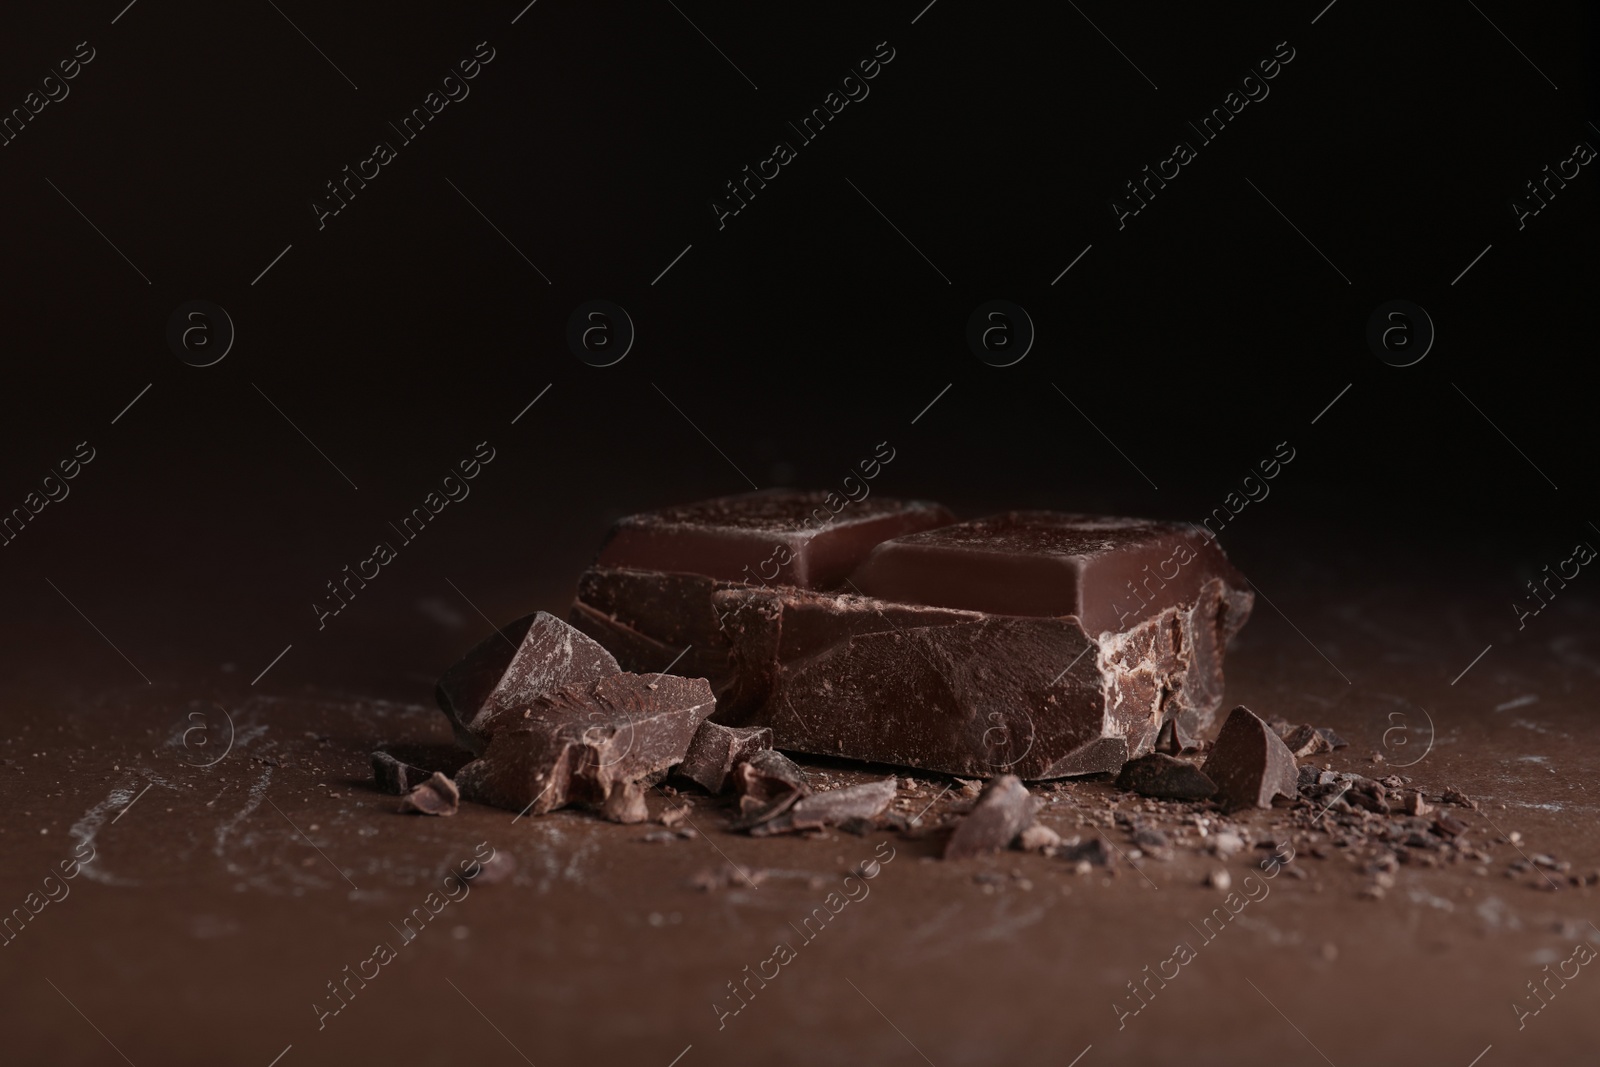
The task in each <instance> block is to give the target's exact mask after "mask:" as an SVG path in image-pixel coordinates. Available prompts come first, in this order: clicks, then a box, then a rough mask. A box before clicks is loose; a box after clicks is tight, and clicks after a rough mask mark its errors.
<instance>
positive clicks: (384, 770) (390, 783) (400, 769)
mask: <svg viewBox="0 0 1600 1067" xmlns="http://www.w3.org/2000/svg"><path fill="white" fill-rule="evenodd" d="M429 774H430V772H428V771H425V770H423V769H422V768H421V767H413V766H412V765H411V764H409V763H402V762H401V761H400V760H397V759H395V758H394V757H393V756H391V755H389V753H387V752H374V753H373V754H372V783H373V784H374V785H376V786H377V787H378V788H379V789H380V790H381V791H383V792H385V793H391V794H393V795H394V796H397V797H399V796H405V795H406V794H407V793H409V792H411V790H412V789H413V788H414V787H415V786H416V785H417V784H418V783H420V782H425V781H427V780H428V776H429Z"/></svg>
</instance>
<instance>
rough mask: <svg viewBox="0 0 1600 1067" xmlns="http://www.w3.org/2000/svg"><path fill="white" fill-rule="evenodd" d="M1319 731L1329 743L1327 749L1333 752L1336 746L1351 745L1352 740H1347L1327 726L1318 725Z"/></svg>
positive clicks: (1346, 746) (1344, 746) (1345, 746)
mask: <svg viewBox="0 0 1600 1067" xmlns="http://www.w3.org/2000/svg"><path fill="white" fill-rule="evenodd" d="M1317 733H1319V734H1321V735H1322V740H1323V741H1324V742H1325V743H1326V744H1327V746H1328V749H1327V750H1328V751H1329V752H1332V751H1333V750H1334V749H1336V748H1349V747H1350V742H1348V741H1346V740H1345V739H1344V738H1342V737H1340V736H1339V735H1338V734H1336V733H1334V732H1333V731H1332V730H1331V729H1330V728H1328V727H1326V726H1319V727H1317Z"/></svg>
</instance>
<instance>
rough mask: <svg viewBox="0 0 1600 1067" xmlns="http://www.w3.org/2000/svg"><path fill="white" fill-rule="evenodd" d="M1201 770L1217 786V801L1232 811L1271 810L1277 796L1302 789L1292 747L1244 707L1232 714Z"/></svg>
mask: <svg viewBox="0 0 1600 1067" xmlns="http://www.w3.org/2000/svg"><path fill="white" fill-rule="evenodd" d="M1201 770H1202V771H1204V772H1205V773H1206V775H1207V777H1209V778H1210V779H1211V780H1212V781H1213V782H1215V783H1217V798H1218V800H1219V801H1221V803H1222V805H1223V806H1224V807H1225V808H1227V809H1228V810H1238V809H1240V808H1270V807H1271V806H1272V798H1273V797H1275V796H1284V797H1293V796H1294V795H1295V794H1296V792H1297V791H1298V787H1299V779H1300V774H1299V770H1298V768H1297V767H1296V765H1295V762H1294V756H1293V755H1292V754H1291V753H1290V752H1289V749H1288V747H1287V746H1285V745H1284V743H1283V740H1282V739H1281V738H1280V737H1278V735H1277V734H1276V733H1274V732H1273V731H1272V729H1271V727H1269V726H1268V725H1267V724H1266V723H1264V722H1262V721H1261V719H1260V718H1259V717H1258V716H1257V715H1256V714H1255V713H1254V712H1253V711H1251V710H1250V709H1249V708H1247V707H1245V706H1244V705H1243V704H1241V705H1239V706H1238V707H1236V708H1234V709H1233V711H1231V712H1229V713H1228V720H1227V722H1225V723H1223V724H1222V732H1221V733H1219V734H1218V735H1217V742H1216V745H1215V747H1213V748H1212V750H1211V755H1210V756H1209V757H1207V759H1206V762H1205V765H1204V766H1203V767H1201Z"/></svg>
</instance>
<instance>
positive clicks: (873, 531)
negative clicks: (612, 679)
mask: <svg viewBox="0 0 1600 1067" xmlns="http://www.w3.org/2000/svg"><path fill="white" fill-rule="evenodd" d="M831 497H832V494H826V493H806V492H792V491H787V490H764V491H761V492H756V493H746V494H743V495H740V496H731V497H721V498H718V499H715V500H707V501H702V502H701V503H698V504H689V505H685V506H682V507H674V508H667V509H664V510H662V511H655V512H648V513H646V514H642V515H633V516H629V517H628V518H625V519H622V520H621V521H619V522H618V523H617V524H616V525H615V526H613V527H612V529H611V531H610V532H609V533H608V534H607V535H606V539H605V542H604V544H603V545H602V546H601V549H600V553H599V555H598V556H597V557H596V559H595V561H594V564H593V565H592V566H591V567H590V568H589V569H588V570H587V571H585V572H584V573H583V576H582V577H581V578H580V579H579V581H578V597H577V600H576V601H575V602H574V603H573V605H572V612H571V615H570V620H571V622H572V624H573V625H574V626H576V627H578V628H579V629H580V630H583V631H584V632H585V633H587V634H589V635H590V636H591V637H593V638H595V639H596V640H597V641H599V642H600V643H601V644H603V645H605V646H606V648H608V649H610V650H611V652H612V653H613V654H615V655H616V657H617V659H618V661H619V662H620V663H621V664H622V666H623V667H624V668H626V669H627V670H631V671H658V670H665V669H666V668H667V666H668V665H669V664H672V663H677V664H678V667H679V670H680V673H683V674H686V675H689V676H691V677H704V678H708V679H710V680H711V684H712V686H713V687H715V688H716V690H717V693H718V697H719V698H722V697H723V695H724V690H726V689H727V688H729V687H730V686H736V685H737V684H738V683H739V681H740V679H739V677H738V675H737V674H736V673H735V672H734V670H733V669H732V667H731V664H730V662H729V654H730V649H729V646H728V640H727V634H726V632H725V627H724V623H723V619H722V617H721V613H720V612H719V610H718V609H717V608H716V607H714V605H713V604H712V594H713V593H714V592H716V591H717V590H719V589H726V588H730V587H734V588H737V587H741V586H747V585H748V586H754V587H757V588H759V587H763V586H768V585H778V586H786V587H794V588H801V589H830V588H836V587H838V586H839V585H840V584H841V583H842V582H843V580H844V579H845V578H846V577H847V576H848V575H849V574H850V572H851V571H852V570H854V569H855V567H856V566H857V565H858V564H860V562H861V561H862V560H863V559H865V558H866V556H867V553H868V552H870V551H871V550H872V549H873V548H874V547H875V546H876V545H878V544H879V543H881V542H882V541H884V540H886V539H888V538H891V537H895V536H898V535H900V534H904V533H912V532H915V531H917V530H926V529H930V528H932V527H935V526H942V525H944V524H946V523H949V522H953V521H955V517H954V516H953V515H951V514H950V512H949V511H947V510H945V509H944V508H943V507H941V506H939V505H937V504H929V503H925V502H923V501H914V500H889V499H884V498H882V497H873V498H868V499H864V500H861V501H859V502H857V503H853V504H850V505H848V506H847V507H843V508H842V509H841V508H840V507H836V506H833V503H834V502H833V501H832V500H831V499H830V498H831ZM680 656H681V659H680Z"/></svg>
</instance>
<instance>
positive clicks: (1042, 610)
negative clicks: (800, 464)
mask: <svg viewBox="0 0 1600 1067" xmlns="http://www.w3.org/2000/svg"><path fill="white" fill-rule="evenodd" d="M1218 576H1220V577H1223V578H1224V579H1226V580H1228V582H1229V584H1230V585H1233V586H1235V587H1240V588H1242V587H1243V585H1244V582H1243V580H1242V579H1241V578H1239V576H1238V573H1237V572H1236V571H1235V570H1234V569H1233V565H1232V564H1231V563H1229V562H1228V559H1227V557H1226V556H1224V555H1223V554H1222V550H1221V549H1220V548H1218V547H1217V545H1216V540H1215V539H1214V538H1213V537H1212V536H1211V535H1210V534H1209V533H1208V532H1206V531H1205V530H1204V529H1202V528H1201V527H1198V526H1191V525H1186V524H1181V523H1169V522H1148V521H1145V520H1143V519H1114V518H1106V517H1102V516H1095V515H1068V514H1061V513H1059V512H1052V511H1013V512H1008V513H1006V514H1004V515H995V516H992V517H991V518H987V519H978V520H976V521H973V522H963V523H958V524H956V525H953V526H944V527H940V528H939V529H935V530H926V531H923V532H921V533H915V534H908V535H905V536H901V537H896V538H895V539H893V540H892V541H885V542H884V543H883V544H881V545H879V546H878V547H877V548H875V549H873V550H872V554H871V555H870V556H868V557H867V561H866V562H865V563H863V564H862V565H861V566H860V567H859V568H857V569H856V572H855V574H853V575H852V576H851V579H850V580H851V584H852V585H853V586H854V587H855V588H857V589H859V590H860V591H861V592H862V593H863V594H865V595H867V596H872V597H877V598H878V599H880V600H894V601H900V602H903V603H910V604H926V605H928V606H930V607H942V608H955V609H959V610H963V611H982V612H986V613H989V614H992V615H1026V616H1029V617H1043V618H1060V617H1061V616H1064V615H1072V616H1075V617H1076V618H1078V619H1080V620H1081V621H1082V623H1083V626H1084V629H1085V630H1087V631H1088V632H1089V633H1091V634H1096V635H1098V634H1101V633H1106V632H1111V633H1121V632H1124V631H1126V630H1128V629H1129V628H1130V627H1131V626H1133V625H1135V624H1136V623H1138V622H1140V621H1142V620H1143V619H1146V618H1149V617H1151V616H1152V615H1154V614H1158V613H1159V612H1160V611H1161V610H1162V609H1164V608H1170V607H1179V606H1182V605H1187V604H1192V603H1194V601H1195V599H1196V598H1197V597H1199V595H1200V590H1201V587H1202V586H1204V585H1205V583H1206V582H1207V581H1208V580H1210V579H1211V578H1213V577H1218Z"/></svg>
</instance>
